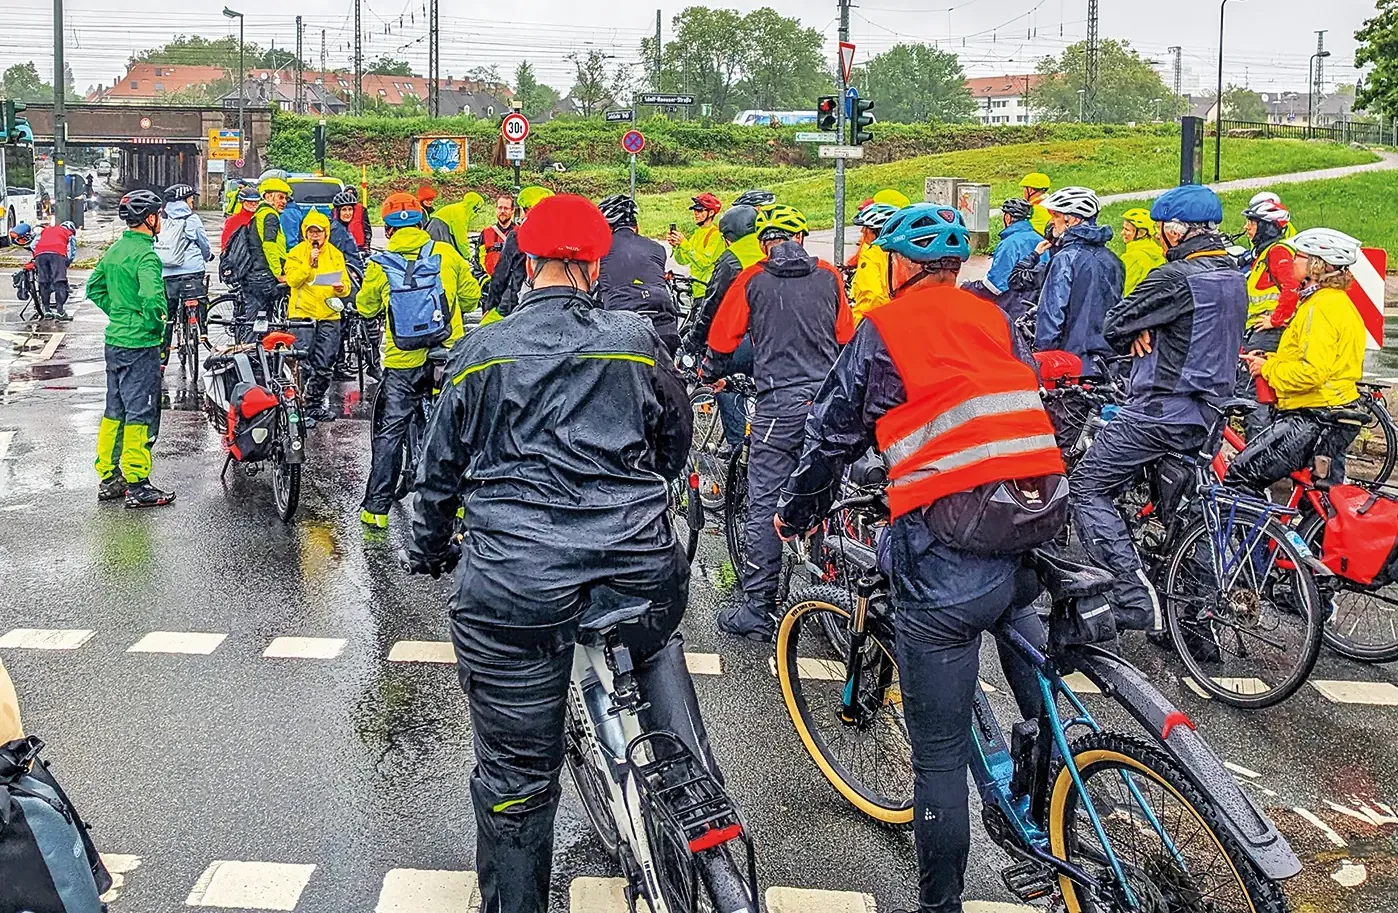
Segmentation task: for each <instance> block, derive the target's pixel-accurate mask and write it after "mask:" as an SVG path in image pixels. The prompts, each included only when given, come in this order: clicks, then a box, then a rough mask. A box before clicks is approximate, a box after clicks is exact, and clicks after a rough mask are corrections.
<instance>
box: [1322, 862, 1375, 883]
mask: <svg viewBox="0 0 1398 913" xmlns="http://www.w3.org/2000/svg"><path fill="white" fill-rule="evenodd" d="M1330 877H1331V878H1333V879H1335V881H1336V882H1337V883H1338V884H1339V885H1340V886H1341V887H1345V888H1357V887H1359V886H1360V885H1361V884H1363V883H1364V882H1365V881H1366V880H1368V878H1369V870H1368V869H1367V868H1365V867H1364V863H1362V862H1350V861H1349V860H1348V859H1346V860H1344V861H1342V862H1341V863H1340V867H1339V868H1338V869H1336V870H1335V871H1333V872H1331V873H1330Z"/></svg>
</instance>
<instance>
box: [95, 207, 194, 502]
mask: <svg viewBox="0 0 1398 913" xmlns="http://www.w3.org/2000/svg"><path fill="white" fill-rule="evenodd" d="M163 206H164V201H163V200H161V199H160V197H158V196H156V195H155V194H153V193H151V192H150V191H149V190H136V191H132V192H131V193H128V194H127V195H126V196H124V197H122V198H121V204H120V205H119V206H118V207H117V214H118V215H119V216H120V217H121V220H122V221H123V222H125V223H126V224H127V225H129V226H131V228H130V230H129V231H126V232H124V233H123V234H122V236H121V237H120V238H119V239H118V240H117V242H116V243H115V244H113V245H112V246H111V247H109V248H107V252H106V253H105V254H103V255H102V259H101V261H100V262H98V264H97V268H96V269H94V270H93V271H92V276H91V277H90V278H89V279H88V280H87V297H88V300H90V301H91V302H92V303H93V304H95V305H97V307H98V308H99V309H100V310H101V311H102V312H103V313H104V314H106V315H107V317H108V318H109V322H108V324H107V337H106V343H107V344H106V361H107V405H106V408H105V409H104V410H103V412H102V423H101V425H99V426H98V429H97V464H96V465H97V475H98V476H99V477H100V478H101V483H100V484H99V485H98V487H97V500H99V501H115V500H116V499H117V498H123V497H124V498H125V499H126V506H127V507H158V506H160V505H162V504H170V503H172V502H173V501H174V500H175V493H174V492H173V491H162V490H160V489H159V488H157V487H156V486H155V485H152V484H151V481H150V469H151V437H152V433H151V428H152V426H153V425H155V424H156V421H157V419H158V418H159V415H160V346H161V344H162V343H163V342H164V341H165V311H166V307H165V280H164V278H163V277H162V267H161V262H160V255H159V254H157V253H156V252H155V236H156V235H158V234H159V233H160V212H161V209H162V208H163ZM118 461H120V466H118Z"/></svg>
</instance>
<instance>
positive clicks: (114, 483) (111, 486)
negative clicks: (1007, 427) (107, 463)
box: [97, 470, 126, 502]
mask: <svg viewBox="0 0 1398 913" xmlns="http://www.w3.org/2000/svg"><path fill="white" fill-rule="evenodd" d="M124 497H126V478H125V477H124V476H123V475H122V474H121V472H120V471H119V470H118V471H117V472H116V473H115V474H113V475H111V476H109V477H107V478H105V479H103V480H102V481H101V483H100V484H99V485H98V486H97V500H98V501H99V502H101V501H116V500H118V499H120V498H124Z"/></svg>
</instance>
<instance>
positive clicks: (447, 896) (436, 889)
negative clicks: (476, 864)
mask: <svg viewBox="0 0 1398 913" xmlns="http://www.w3.org/2000/svg"><path fill="white" fill-rule="evenodd" d="M480 905H481V892H480V885H479V882H478V880H477V878H476V873H475V872H467V871H462V872H453V871H446V870H440V869H393V870H392V871H390V872H389V873H388V874H387V875H385V876H384V879H383V888H382V889H381V890H380V891H379V902H378V905H377V906H376V907H374V913H475V911H476V910H477V909H479V908H480Z"/></svg>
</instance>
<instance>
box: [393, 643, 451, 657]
mask: <svg viewBox="0 0 1398 913" xmlns="http://www.w3.org/2000/svg"><path fill="white" fill-rule="evenodd" d="M388 661H389V662H391V663H455V662H456V651H455V650H454V649H453V648H452V645H451V641H449V640H400V641H398V642H397V643H396V644H394V645H393V646H392V647H390V648H389V651H388Z"/></svg>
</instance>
